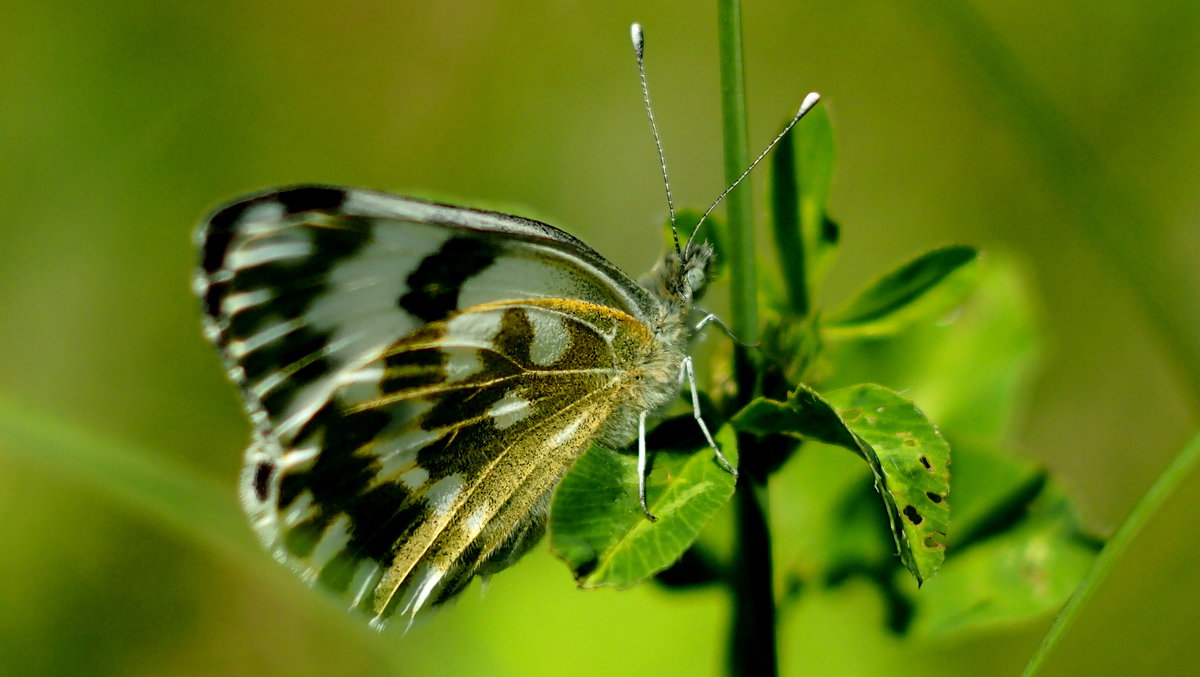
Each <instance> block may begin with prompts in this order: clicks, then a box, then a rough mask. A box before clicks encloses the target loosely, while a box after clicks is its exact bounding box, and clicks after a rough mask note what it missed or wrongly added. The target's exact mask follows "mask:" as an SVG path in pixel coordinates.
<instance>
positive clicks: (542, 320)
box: [525, 308, 570, 366]
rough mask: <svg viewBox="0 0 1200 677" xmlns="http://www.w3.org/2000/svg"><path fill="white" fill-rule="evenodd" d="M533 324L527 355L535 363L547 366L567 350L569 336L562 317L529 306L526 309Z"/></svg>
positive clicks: (527, 315)
mask: <svg viewBox="0 0 1200 677" xmlns="http://www.w3.org/2000/svg"><path fill="white" fill-rule="evenodd" d="M525 314H526V317H528V318H529V323H530V324H531V325H533V342H532V345H530V346H529V357H530V359H532V360H533V361H534V363H536V364H540V365H542V366H549V365H551V364H554V363H555V362H557V361H558V359H559V358H560V357H562V356H563V353H565V352H567V344H568V343H569V342H570V336H569V335H568V334H567V329H566V327H565V326H564V325H563V320H562V318H561V317H560V316H559V315H558V314H557V313H553V312H547V311H544V310H540V309H535V308H531V309H529V310H527V311H526V313H525Z"/></svg>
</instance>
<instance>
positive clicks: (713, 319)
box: [680, 313, 759, 383]
mask: <svg viewBox="0 0 1200 677" xmlns="http://www.w3.org/2000/svg"><path fill="white" fill-rule="evenodd" d="M709 323H712V324H715V325H717V328H719V329H720V330H721V331H722V332H723V333H724V334H725V335H726V336H728V337H729V338H730V339H731V340H733V342H734V343H736V344H738V345H739V346H742V347H744V348H757V347H758V346H759V344H758V343H746V342H745V341H743V340H741V339H740V338H738V337H737V336H736V335H735V334H734V333H733V330H732V329H730V328H729V325H727V324H725V322H724V320H722V319H721V318H719V317H717V316H716V315H714V314H712V313H709V314H707V315H705V316H704V317H703V318H702V319H701V320H700V321H699V322H697V323H696V326H695V328H693V329H692V332H693V333H698V332H699V331H700V330H701V329H703V328H705V327H706V326H708V324H709ZM682 382H683V380H682V377H680V383H682Z"/></svg>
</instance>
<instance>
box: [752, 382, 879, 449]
mask: <svg viewBox="0 0 1200 677" xmlns="http://www.w3.org/2000/svg"><path fill="white" fill-rule="evenodd" d="M730 423H731V424H732V425H733V427H735V428H737V429H738V430H741V431H742V432H747V433H751V434H754V435H773V434H779V435H788V436H791V437H797V438H800V439H810V440H817V441H818V442H825V443H826V444H833V445H836V446H839V447H844V448H846V449H849V450H851V451H853V452H855V453H860V454H861V449H860V448H859V444H858V441H857V440H855V439H854V434H853V433H852V432H851V431H850V429H849V428H847V427H846V424H845V423H844V422H843V421H842V419H841V417H839V416H838V413H837V411H836V410H835V409H834V408H833V407H832V406H830V405H829V404H828V403H827V402H825V400H823V399H821V395H820V394H818V393H817V391H815V390H813V389H811V388H809V387H808V386H806V385H804V384H800V385H799V386H798V387H797V388H796V391H795V392H794V393H792V395H791V396H790V397H789V398H788V400H787V402H780V401H779V400H772V399H770V398H767V397H760V398H758V399H755V400H753V401H751V402H750V403H749V404H747V405H746V406H745V407H743V408H742V410H741V411H739V412H738V413H737V414H736V415H735V416H734V417H733V419H731V420H730Z"/></svg>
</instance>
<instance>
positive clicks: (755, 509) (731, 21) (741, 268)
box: [717, 0, 778, 677]
mask: <svg viewBox="0 0 1200 677" xmlns="http://www.w3.org/2000/svg"><path fill="white" fill-rule="evenodd" d="M717 16H718V29H717V30H718V33H719V43H720V59H721V120H722V130H723V138H724V150H725V153H724V156H725V180H726V181H727V182H730V183H732V182H733V181H735V180H737V178H738V177H739V176H741V174H742V171H743V170H744V169H745V168H746V166H747V165H748V164H749V161H750V152H749V144H748V142H747V132H746V82H745V74H744V69H743V65H742V26H741V6H740V3H739V2H738V0H717ZM749 183H750V182H749V181H748V180H744V181H743V182H742V183H741V184H740V185H739V186H738V187H737V188H736V189H735V190H733V192H731V193H730V194H729V195H728V196H727V197H726V200H725V208H726V211H727V215H728V221H729V230H728V237H727V238H726V239H725V241H726V243H727V245H728V247H727V250H726V252H724V253H725V255H726V256H727V260H728V263H729V269H730V282H731V287H732V294H731V303H732V313H731V315H732V318H731V319H732V326H733V331H734V333H735V334H736V335H737V336H738V338H740V339H741V340H742V341H743V342H745V343H746V344H752V343H755V342H756V341H758V338H759V331H758V289H757V286H756V278H755V263H756V261H755V253H754V224H753V220H752V216H751V209H750V199H751V191H750V186H749ZM734 372H735V378H736V379H737V387H738V400H739V404H744V403H745V402H748V401H749V400H750V399H751V398H753V397H754V395H755V394H756V391H757V388H758V377H757V372H756V370H755V368H754V364H753V362H752V360H751V359H750V357H749V355H748V354H747V353H746V351H745V349H744V348H742V347H740V346H739V347H737V348H735V359H734ZM738 445H739V456H740V458H741V464H740V465H741V467H740V472H741V474H740V476H739V477H738V491H737V493H736V494H735V496H734V505H735V507H736V510H737V545H736V546H735V554H734V557H735V558H736V561H735V562H734V566H733V579H732V581H731V582H730V583H731V587H732V588H733V594H734V604H733V627H732V628H731V632H730V640H729V641H730V647H729V669H730V672H731V673H732V674H735V675H766V676H768V677H769V676H771V675H775V674H777V673H778V661H777V652H776V646H775V593H774V585H773V581H774V575H773V572H772V568H771V536H770V526H769V524H770V523H769V520H768V515H767V472H768V471H767V468H766V467H765V466H764V463H763V459H764V457H765V455H764V454H761V453H756V452H757V449H756V447H757V440H756V439H755V438H754V436H752V435H739V436H738Z"/></svg>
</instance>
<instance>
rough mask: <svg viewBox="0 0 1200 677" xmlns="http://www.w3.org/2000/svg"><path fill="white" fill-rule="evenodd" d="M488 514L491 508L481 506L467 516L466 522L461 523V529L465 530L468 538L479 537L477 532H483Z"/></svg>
mask: <svg viewBox="0 0 1200 677" xmlns="http://www.w3.org/2000/svg"><path fill="white" fill-rule="evenodd" d="M490 514H491V507H490V506H488V505H482V506H480V507H478V508H476V509H475V510H474V511H473V512H472V513H471V514H470V515H469V516H467V521H466V522H464V523H463V529H465V530H466V532H467V534H468V536H469V537H470V538H475V537H476V536H478V535H479V532H481V531H483V527H484V525H485V524H487V520H488V517H489V516H490Z"/></svg>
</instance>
